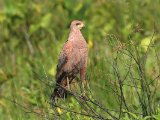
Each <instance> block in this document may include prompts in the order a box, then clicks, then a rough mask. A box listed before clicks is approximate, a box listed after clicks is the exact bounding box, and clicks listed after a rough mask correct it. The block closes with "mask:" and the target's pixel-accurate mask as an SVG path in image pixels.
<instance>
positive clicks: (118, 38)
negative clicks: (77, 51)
mask: <svg viewBox="0 0 160 120" xmlns="http://www.w3.org/2000/svg"><path fill="white" fill-rule="evenodd" d="M82 3H83V4H82ZM73 6H75V7H74V8H73ZM159 7H160V6H159V1H158V0H155V1H154V2H153V1H151V0H146V1H139V0H135V1H130V0H129V1H109V0H108V1H107V2H106V1H103V0H102V1H96V0H94V2H92V3H91V1H90V0H85V1H81V2H79V1H75V2H73V1H59V0H55V1H54V2H52V1H49V0H47V1H41V2H39V1H31V0H26V1H25V0H24V1H20V0H17V1H16V2H15V1H10V0H5V1H1V2H0V119H1V120H6V119H9V120H26V119H29V120H36V119H55V120H57V119H60V120H61V119H62V120H63V119H68V120H71V119H78V120H89V119H93V118H92V117H93V116H95V114H94V112H96V114H97V115H99V116H98V117H100V118H101V119H102V118H111V119H113V118H112V117H111V116H110V115H109V114H108V113H107V112H106V109H109V112H110V113H111V114H112V115H113V116H115V117H117V118H119V119H122V120H130V119H134V120H135V119H136V120H140V119H142V120H148V119H153V118H155V119H157V120H158V119H160V107H159V101H160V94H159V93H160V92H159V88H160V84H159V79H160V78H159V74H160V62H159V61H160V57H159V56H160V54H159V53H160V52H159V51H160V47H159V45H160V42H159V39H160V36H159V31H160V29H159V26H160V23H159V16H160V14H159V12H158V11H159ZM95 8H96V9H95ZM73 19H81V20H83V21H85V23H86V28H85V29H84V30H82V33H83V35H84V37H85V38H86V40H87V42H88V44H89V60H88V69H87V76H86V80H87V81H88V85H89V87H86V91H87V93H86V94H87V96H88V97H89V98H90V100H92V101H93V103H91V102H89V101H87V102H86V101H83V100H82V99H78V100H76V97H74V96H73V95H69V97H68V98H67V99H65V100H63V99H61V100H59V101H58V103H57V105H58V106H59V107H58V108H55V107H52V106H51V105H50V104H49V102H50V95H51V92H52V90H53V89H54V85H55V79H54V77H55V76H54V75H55V70H56V64H57V60H58V55H59V53H60V50H61V48H62V46H63V44H64V42H65V41H66V40H67V37H68V33H69V27H68V25H69V23H70V22H71V21H72V20H73ZM152 36H154V38H153V39H152ZM150 41H151V44H149V42H150ZM147 48H148V50H147ZM51 69H52V70H51ZM51 74H52V75H51ZM78 79H79V78H77V80H78ZM72 87H74V86H72ZM74 92H76V93H78V94H80V88H77V89H74ZM137 93H138V94H139V95H138V94H137ZM140 99H141V100H140ZM96 100H97V101H98V102H99V104H98V105H100V104H102V106H103V107H104V108H105V110H104V109H102V108H101V107H100V106H97V105H95V104H96V103H98V102H97V101H96ZM80 103H81V104H80ZM142 106H143V107H142ZM91 108H92V110H93V111H94V112H92V110H91ZM65 109H67V110H65ZM146 111H147V112H146ZM74 112H77V113H74ZM78 113H81V114H83V115H80V114H78ZM88 114H89V115H93V116H92V117H91V116H90V117H88V116H87V115H88ZM96 117H97V116H96ZM151 117H152V118H151ZM96 119H97V118H96Z"/></svg>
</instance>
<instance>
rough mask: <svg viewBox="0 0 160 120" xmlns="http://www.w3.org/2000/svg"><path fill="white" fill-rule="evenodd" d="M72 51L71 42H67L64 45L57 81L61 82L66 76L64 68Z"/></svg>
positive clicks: (58, 66) (59, 61)
mask: <svg viewBox="0 0 160 120" xmlns="http://www.w3.org/2000/svg"><path fill="white" fill-rule="evenodd" d="M71 51H72V44H71V43H70V42H68V41H67V42H66V44H65V45H64V47H63V49H62V51H61V53H60V57H59V60H58V65H57V73H56V81H57V82H60V81H61V79H62V78H63V76H65V71H64V66H65V65H66V64H67V61H68V57H69V54H70V53H71Z"/></svg>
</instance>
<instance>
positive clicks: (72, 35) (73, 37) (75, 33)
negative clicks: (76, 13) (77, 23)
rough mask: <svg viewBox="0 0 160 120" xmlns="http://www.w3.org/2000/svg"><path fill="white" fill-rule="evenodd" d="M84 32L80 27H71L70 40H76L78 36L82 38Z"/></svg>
mask: <svg viewBox="0 0 160 120" xmlns="http://www.w3.org/2000/svg"><path fill="white" fill-rule="evenodd" d="M82 37H83V36H82V33H81V31H80V30H79V29H71V31H70V33H69V38H68V40H71V41H72V40H76V39H77V38H82Z"/></svg>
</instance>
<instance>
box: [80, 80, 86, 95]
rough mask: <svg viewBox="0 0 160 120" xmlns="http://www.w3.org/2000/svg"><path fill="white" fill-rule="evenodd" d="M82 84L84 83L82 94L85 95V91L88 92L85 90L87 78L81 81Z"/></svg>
mask: <svg viewBox="0 0 160 120" xmlns="http://www.w3.org/2000/svg"><path fill="white" fill-rule="evenodd" d="M81 84H82V91H81V92H82V93H81V94H82V96H85V93H86V92H85V84H86V81H85V80H83V81H81Z"/></svg>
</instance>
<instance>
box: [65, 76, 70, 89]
mask: <svg viewBox="0 0 160 120" xmlns="http://www.w3.org/2000/svg"><path fill="white" fill-rule="evenodd" d="M66 89H67V91H70V86H69V79H68V77H67V86H66Z"/></svg>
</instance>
